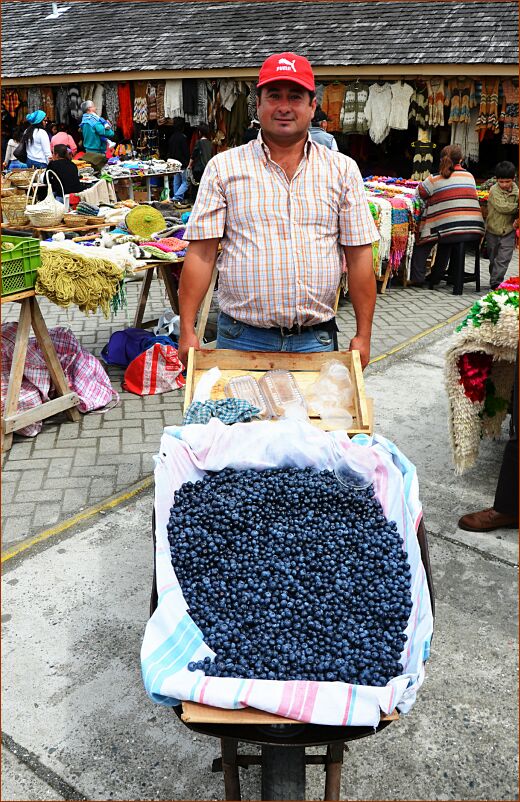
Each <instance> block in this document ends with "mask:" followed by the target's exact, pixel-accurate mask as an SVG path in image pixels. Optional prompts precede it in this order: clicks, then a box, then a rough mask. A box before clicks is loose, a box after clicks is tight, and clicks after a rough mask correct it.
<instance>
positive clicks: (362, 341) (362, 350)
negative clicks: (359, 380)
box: [348, 334, 370, 370]
mask: <svg viewBox="0 0 520 802" xmlns="http://www.w3.org/2000/svg"><path fill="white" fill-rule="evenodd" d="M348 350H349V351H359V356H360V358H361V367H362V368H363V370H365V368H366V366H367V365H368V363H369V362H370V337H360V336H358V335H357V334H356V336H355V337H352V339H351V341H350V345H349V349H348Z"/></svg>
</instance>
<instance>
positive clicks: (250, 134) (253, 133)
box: [242, 120, 260, 145]
mask: <svg viewBox="0 0 520 802" xmlns="http://www.w3.org/2000/svg"><path fill="white" fill-rule="evenodd" d="M259 130H260V123H259V122H258V120H251V125H250V126H249V128H246V130H245V131H244V136H243V137H242V144H243V145H247V143H248V142H252V141H253V139H257V137H258V132H259Z"/></svg>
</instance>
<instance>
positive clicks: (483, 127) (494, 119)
mask: <svg viewBox="0 0 520 802" xmlns="http://www.w3.org/2000/svg"><path fill="white" fill-rule="evenodd" d="M498 84H499V80H498V78H489V79H487V80H484V81H482V90H481V95H480V106H479V110H478V117H477V131H478V132H479V138H480V141H481V142H482V140H483V139H484V136H485V134H486V131H491V132H492V133H493V134H498V132H499V126H498Z"/></svg>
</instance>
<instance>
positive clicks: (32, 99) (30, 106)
mask: <svg viewBox="0 0 520 802" xmlns="http://www.w3.org/2000/svg"><path fill="white" fill-rule="evenodd" d="M41 107H42V93H41V91H40V87H39V86H30V87H29V90H28V92H27V110H28V112H29V114H31V113H32V112H33V111H38V109H41Z"/></svg>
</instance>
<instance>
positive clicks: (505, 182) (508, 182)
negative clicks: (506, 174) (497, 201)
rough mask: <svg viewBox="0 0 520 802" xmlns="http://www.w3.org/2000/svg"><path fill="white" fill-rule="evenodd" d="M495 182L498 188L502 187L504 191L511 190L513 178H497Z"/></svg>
mask: <svg viewBox="0 0 520 802" xmlns="http://www.w3.org/2000/svg"><path fill="white" fill-rule="evenodd" d="M497 184H498V186H499V187H500V189H503V190H504V192H511V190H512V189H513V179H512V178H497Z"/></svg>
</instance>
